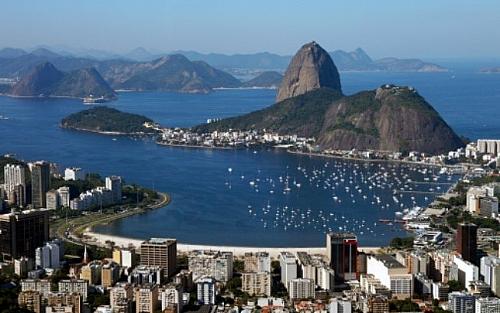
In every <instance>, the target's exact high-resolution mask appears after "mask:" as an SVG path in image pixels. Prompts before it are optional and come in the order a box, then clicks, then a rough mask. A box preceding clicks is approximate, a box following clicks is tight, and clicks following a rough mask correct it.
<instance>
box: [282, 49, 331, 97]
mask: <svg viewBox="0 0 500 313" xmlns="http://www.w3.org/2000/svg"><path fill="white" fill-rule="evenodd" d="M318 88H330V89H333V90H337V91H339V92H341V86H340V76H339V72H338V70H337V67H336V66H335V64H334V63H333V61H332V58H331V57H330V55H329V54H328V52H326V51H325V50H324V49H323V48H321V47H320V46H319V45H318V44H317V43H316V42H314V41H313V42H311V43H308V44H305V45H304V46H302V47H301V48H300V49H299V51H298V52H297V53H296V54H295V56H294V57H293V58H292V61H291V62H290V65H289V66H288V68H287V70H286V72H285V76H284V77H283V80H282V82H281V85H280V88H279V89H278V95H277V97H276V101H277V102H279V101H283V100H285V99H288V98H291V97H295V96H298V95H302V94H304V93H306V92H309V91H312V90H315V89H318Z"/></svg>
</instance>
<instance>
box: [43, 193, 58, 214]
mask: <svg viewBox="0 0 500 313" xmlns="http://www.w3.org/2000/svg"><path fill="white" fill-rule="evenodd" d="M45 199H46V200H45V201H46V206H45V207H46V208H47V209H49V210H56V209H59V208H60V207H61V206H60V204H59V194H58V193H57V190H49V191H47V194H46V195H45Z"/></svg>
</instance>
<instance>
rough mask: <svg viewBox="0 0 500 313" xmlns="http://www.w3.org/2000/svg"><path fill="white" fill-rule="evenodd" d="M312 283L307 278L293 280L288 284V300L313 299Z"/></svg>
mask: <svg viewBox="0 0 500 313" xmlns="http://www.w3.org/2000/svg"><path fill="white" fill-rule="evenodd" d="M314 287H315V286H314V281H313V280H312V279H307V278H295V279H292V280H290V282H289V284H288V295H289V297H290V300H300V299H310V298H314V296H315V291H314V289H315V288H314Z"/></svg>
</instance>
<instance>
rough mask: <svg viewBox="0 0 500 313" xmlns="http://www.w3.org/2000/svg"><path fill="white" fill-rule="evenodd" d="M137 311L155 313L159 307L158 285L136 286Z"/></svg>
mask: <svg viewBox="0 0 500 313" xmlns="http://www.w3.org/2000/svg"><path fill="white" fill-rule="evenodd" d="M134 295H135V296H134V298H135V312H136V313H155V312H156V310H157V308H158V285H143V286H141V287H137V288H135V291H134Z"/></svg>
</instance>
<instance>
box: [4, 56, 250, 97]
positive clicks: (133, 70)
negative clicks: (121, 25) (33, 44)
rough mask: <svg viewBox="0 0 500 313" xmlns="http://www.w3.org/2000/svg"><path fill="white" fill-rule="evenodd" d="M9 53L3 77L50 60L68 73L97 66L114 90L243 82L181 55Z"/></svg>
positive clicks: (202, 88)
mask: <svg viewBox="0 0 500 313" xmlns="http://www.w3.org/2000/svg"><path fill="white" fill-rule="evenodd" d="M9 55H10V56H11V57H6V58H0V77H13V78H15V77H24V76H26V75H28V74H29V73H31V71H32V70H33V68H35V67H36V66H38V65H40V64H43V63H46V62H50V63H51V64H53V65H54V66H55V67H56V68H58V69H59V70H61V71H65V72H69V71H74V70H78V69H85V68H95V69H96V70H97V71H98V72H99V73H101V74H102V76H103V77H104V79H105V80H106V81H107V83H108V84H109V85H110V86H112V87H113V88H115V89H132V90H160V91H172V92H199V93H206V92H210V91H211V90H212V89H213V88H216V87H239V86H240V85H241V82H240V81H239V80H237V79H236V78H234V77H233V76H232V75H230V74H228V73H226V72H223V71H221V70H218V69H215V68H213V67H212V66H210V65H208V64H207V63H205V62H201V61H194V62H193V61H190V60H189V59H187V58H186V57H185V56H182V55H169V56H164V57H161V58H158V59H155V60H153V61H147V62H137V61H131V60H126V59H113V60H104V61H101V60H97V59H88V58H78V57H71V56H62V55H59V54H57V53H51V52H50V51H46V50H45V49H43V48H41V49H38V50H36V51H33V53H27V54H22V55H19V56H14V55H13V54H9Z"/></svg>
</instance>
